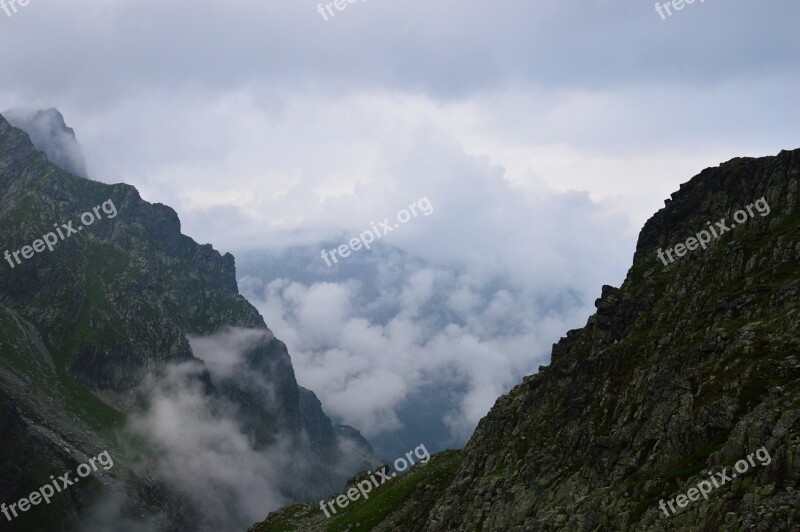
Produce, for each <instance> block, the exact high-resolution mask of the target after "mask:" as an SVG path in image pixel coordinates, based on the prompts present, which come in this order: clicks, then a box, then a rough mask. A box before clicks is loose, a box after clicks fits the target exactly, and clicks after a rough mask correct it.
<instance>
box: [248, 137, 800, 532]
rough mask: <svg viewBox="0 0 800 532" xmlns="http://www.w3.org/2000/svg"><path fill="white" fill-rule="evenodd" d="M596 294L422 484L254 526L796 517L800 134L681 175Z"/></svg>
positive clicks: (779, 526)
mask: <svg viewBox="0 0 800 532" xmlns="http://www.w3.org/2000/svg"><path fill="white" fill-rule="evenodd" d="M761 198H763V200H764V202H765V203H766V205H767V206H768V209H767V208H763V209H759V210H757V207H756V206H755V205H756V202H757V200H759V199H761ZM763 204H764V203H760V205H763ZM748 206H749V207H750V210H751V211H752V215H751V214H748V213H747V211H746V208H747V207H748ZM739 210H742V212H744V218H745V219H743V217H742V215H741V214H737V211H739ZM767 211H768V212H767ZM735 216H738V217H739V219H737V220H736V221H734V217H735ZM718 221H722V222H723V223H722V225H723V226H724V227H725V228H726V229H723V228H722V227H720V226H719V225H717V222H718ZM708 222H710V224H709V223H708ZM710 227H713V228H715V234H717V237H716V238H709V240H710V243H708V244H707V249H702V248H701V247H698V245H699V243H698V238H701V237H697V238H695V241H694V242H692V241H690V240H688V239H689V237H695V236H697V235H699V234H700V231H702V230H707V229H709V228H710ZM716 230H719V233H717V232H716ZM702 238H705V235H704V236H703V237H702ZM680 243H683V244H684V245H686V246H688V249H689V250H688V251H687V248H686V247H684V248H677V246H676V245H677V244H680ZM673 248H674V249H673ZM667 249H670V250H671V251H672V253H674V254H675V255H673V258H674V259H677V260H674V261H673V262H670V261H669V260H668V259H665V261H662V260H661V259H659V257H658V255H657V253H658V251H659V250H662V253H664V252H665V251H664V250H667ZM679 252H680V253H679ZM678 254H683V255H684V256H682V257H677V256H676V255H678ZM665 262H666V264H665ZM596 306H597V313H596V314H595V315H593V316H591V317H590V318H589V320H588V322H587V324H586V326H585V327H584V328H582V329H579V330H574V331H570V332H569V333H567V336H566V337H565V338H563V339H561V340H560V341H559V342H558V343H557V344H556V345H554V347H553V354H552V362H551V364H550V365H549V366H547V367H542V368H540V371H539V372H538V374H536V375H534V376H531V377H527V378H525V379H524V381H523V382H522V383H521V384H520V385H518V386H517V387H515V388H514V389H513V390H512V391H511V392H510V393H509V394H507V395H505V396H503V397H501V398H500V399H499V400H498V401H497V403H496V404H495V406H494V407H493V408H492V410H491V412H490V413H489V414H488V415H487V416H486V417H485V418H484V419H483V420H482V421H481V423H480V424H479V426H478V428H477V430H476V431H475V434H474V435H473V437H472V438H471V440H470V442H469V443H468V445H467V446H466V448H465V449H464V450H463V451H459V452H456V453H446V454H442V455H438V456H435V457H434V458H433V459H432V460H431V461H430V462H429V463H428V464H426V465H425V466H424V467H419V466H418V469H415V470H414V471H412V474H413V475H416V477H415V478H414V482H413V484H411V485H408V484H409V481H408V480H407V479H406V477H401V478H399V479H394V480H392V481H390V482H388V483H387V484H386V485H384V486H382V487H381V488H380V490H378V491H377V492H376V494H375V495H374V496H373V497H371V498H370V499H369V500H368V501H358V502H356V503H353V504H351V505H350V506H349V508H348V512H349V516H351V517H352V518H348V517H347V516H345V517H338V518H337V519H331V520H327V519H325V518H324V516H323V515H322V512H321V511H320V509H319V507H318V506H316V507H315V506H314V505H309V506H300V507H297V506H296V507H291V508H287V509H284V510H282V511H280V512H276V513H274V514H272V515H271V516H270V517H269V519H268V520H267V521H265V522H264V523H261V524H259V525H256V526H254V527H253V529H254V530H257V531H262V530H409V531H411V530H414V531H418V530H425V531H430V532H434V531H437V532H438V531H457V530H458V531H475V530H484V531H490V530H491V531H495V530H496V531H501V530H502V531H531V530H575V531H578V530H581V531H582V530H745V529H747V530H800V381H799V380H798V379H799V378H800V359H799V358H798V356H799V353H798V350H800V150H795V151H783V152H781V153H780V154H779V155H777V156H774V157H765V158H761V159H745V158H740V159H734V160H731V161H729V162H727V163H725V164H722V165H721V166H719V167H717V168H709V169H706V170H704V171H703V172H701V173H700V174H699V175H698V176H695V177H694V178H693V179H692V180H691V181H689V182H688V183H686V184H684V185H683V186H681V188H680V190H679V191H678V192H676V193H675V194H673V195H672V197H671V199H669V200H667V201H666V205H665V207H664V208H663V209H661V210H660V211H659V212H658V213H656V214H655V215H654V216H653V217H652V218H651V219H650V220H649V221H648V222H647V224H646V225H645V227H644V228H643V229H642V231H641V234H640V237H639V241H638V244H637V249H636V254H635V256H634V261H633V266H632V267H631V269H630V271H629V272H628V276H627V278H626V280H625V282H624V283H623V285H622V286H621V287H620V288H613V287H610V286H605V287H603V290H602V296H601V297H600V299H598V300H597V302H596ZM742 460H744V465H742ZM748 460H749V462H748ZM454 462H455V463H454ZM426 472H429V473H426ZM409 477H410V475H409ZM712 479H713V480H712ZM701 486H702V490H704V491H705V492H706V493H705V496H701V494H700V491H699V489H700V487H701ZM709 487H710V489H709ZM401 488H402V489H401ZM392 493H394V496H390V495H391V494H392ZM670 505H671V506H670ZM672 509H674V511H672ZM309 523H313V524H309Z"/></svg>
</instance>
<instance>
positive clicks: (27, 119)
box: [3, 109, 89, 177]
mask: <svg viewBox="0 0 800 532" xmlns="http://www.w3.org/2000/svg"><path fill="white" fill-rule="evenodd" d="M3 117H4V118H5V119H6V120H8V123H9V124H11V125H12V126H14V127H16V128H19V129H21V130H23V131H25V132H26V133H27V134H28V135H29V136H30V138H31V142H33V145H34V146H35V147H36V149H37V150H39V151H42V152H44V153H45V154H47V157H48V158H49V159H50V161H51V162H53V163H55V164H56V165H58V166H60V167H61V168H63V169H64V170H66V171H67V172H71V173H73V174H75V175H78V176H81V177H89V173H88V172H87V171H86V161H85V160H84V157H83V150H82V149H81V146H80V144H79V143H78V139H77V138H76V137H75V131H73V129H72V128H71V127H67V124H66V122H64V117H63V116H62V115H61V112H59V111H58V109H38V110H33V109H9V110H8V111H4V112H3Z"/></svg>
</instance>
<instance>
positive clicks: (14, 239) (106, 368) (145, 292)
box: [0, 115, 377, 526]
mask: <svg viewBox="0 0 800 532" xmlns="http://www.w3.org/2000/svg"><path fill="white" fill-rule="evenodd" d="M59 116H60V115H59ZM109 200H110V201H111V202H112V203H111V204H107V207H108V209H107V210H104V209H100V210H99V211H96V212H95V214H96V215H99V216H98V217H99V218H100V219H99V220H96V221H95V222H94V223H93V224H92V225H91V226H85V227H83V226H82V225H81V222H80V220H81V215H82V214H83V213H85V212H91V211H93V210H94V208H95V207H96V206H101V205H104V204H105V203H106V202H108V201H109ZM112 204H113V209H112V208H111V206H112ZM112 211H114V214H113V215H112ZM68 222H69V223H72V224H73V229H75V232H74V233H72V234H71V235H68V236H67V237H66V238H63V239H58V242H57V243H55V246H54V248H53V250H52V251H50V250H48V249H47V248H44V249H43V250H42V251H40V252H31V251H25V246H33V245H34V244H33V243H34V242H35V241H37V240H41V239H43V235H45V234H47V233H49V232H54V231H57V230H59V229H60V227H59V226H61V225H62V224H67V223H68ZM54 224H55V225H54ZM68 232H69V230H68V229H66V228H64V229H63V231H62V233H68ZM5 250H8V251H9V257H10V258H6V257H0V260H1V262H0V391H2V390H5V391H6V392H7V393H8V395H9V396H10V398H9V399H8V400H6V398H5V396H0V403H2V405H3V408H5V409H6V410H7V411H6V414H5V415H7V416H11V411H12V410H15V409H16V408H18V409H19V410H20V411H21V412H24V413H25V416H27V417H28V418H30V419H31V420H35V423H36V424H37V425H41V426H42V427H43V430H42V431H40V436H42V435H44V436H43V437H45V439H47V438H49V439H51V440H58V446H60V447H63V448H69V449H71V451H70V454H75V452H77V449H81V450H82V451H83V452H85V453H87V454H88V453H99V452H101V451H103V450H105V449H113V448H114V438H113V434H114V432H115V431H116V430H117V429H118V428H120V427H121V426H122V425H123V423H124V421H125V419H126V415H127V414H129V413H130V412H132V411H133V410H134V408H135V407H136V400H137V392H138V391H139V389H140V385H141V384H142V382H143V381H144V379H145V378H146V377H147V376H148V375H151V374H153V373H157V372H159V371H161V370H162V369H163V368H164V367H165V366H166V365H167V364H170V363H177V362H185V361H191V360H196V359H195V358H194V353H193V352H192V348H191V346H190V343H189V341H188V340H187V336H188V335H195V336H203V335H209V334H212V333H219V332H220V331H226V330H229V329H230V328H234V327H236V328H247V329H257V330H261V331H264V334H263V338H262V339H261V340H260V341H259V342H258V343H257V344H255V345H254V346H252V347H251V348H250V349H249V350H248V351H247V352H246V353H244V355H243V362H242V364H243V368H244V370H245V371H246V372H247V373H248V374H249V375H252V376H253V377H254V378H248V379H234V378H227V379H225V378H221V379H218V380H216V381H213V382H212V380H211V378H210V376H209V375H208V374H206V375H205V376H204V377H203V380H204V381H205V384H206V386H207V393H208V394H209V395H211V396H216V397H219V398H221V399H224V400H225V401H226V402H227V404H230V405H233V406H234V407H235V416H236V420H237V422H238V423H239V424H240V426H241V429H242V431H243V433H244V434H246V435H247V436H248V437H249V439H250V442H251V443H252V445H253V446H254V447H255V448H256V449H265V448H267V447H268V446H270V445H271V444H273V443H274V442H275V441H277V440H278V439H280V440H282V441H287V440H288V441H291V442H294V444H293V446H292V447H293V448H294V449H295V450H296V451H297V452H298V453H302V452H303V449H307V450H308V452H307V453H306V454H304V455H302V456H303V458H304V460H305V462H306V464H307V467H306V468H305V469H303V472H300V473H298V475H297V477H296V478H292V479H287V483H286V486H285V490H286V494H287V495H288V496H291V497H294V498H295V500H297V499H298V498H300V499H302V498H311V497H317V496H323V495H325V494H328V493H330V492H333V491H335V490H336V489H337V488H338V486H339V485H340V484H341V482H343V481H344V480H346V479H347V478H348V477H349V476H350V475H351V474H352V473H353V472H355V471H358V470H359V469H363V468H365V467H369V466H371V465H372V464H373V463H376V461H377V459H376V458H375V456H374V454H373V453H372V450H371V448H370V447H369V444H367V443H366V441H365V440H363V438H361V437H360V435H358V433H357V431H355V430H354V429H352V430H343V429H341V428H337V427H334V426H333V424H332V423H331V420H330V419H329V418H328V417H327V416H326V415H325V413H324V412H323V410H322V405H321V404H320V403H319V401H318V400H317V399H316V397H315V396H314V395H313V392H310V391H308V390H301V389H300V388H299V386H298V385H297V382H296V380H295V376H294V371H293V369H292V364H291V360H290V358H289V355H288V353H287V350H286V346H285V345H284V344H283V343H282V342H280V341H279V340H277V339H276V338H274V336H272V334H271V333H270V332H269V329H268V328H267V326H266V325H265V323H264V321H263V319H262V318H261V316H260V315H259V314H258V312H257V311H256V310H255V308H254V307H253V306H252V305H250V304H249V303H248V302H247V301H246V300H245V299H244V298H243V297H242V296H241V295H240V294H239V292H238V288H237V283H236V277H235V264H234V258H233V256H231V255H230V254H226V255H224V256H222V255H220V254H219V253H218V252H217V251H215V250H214V249H213V248H212V247H211V246H210V245H198V244H197V243H195V242H194V241H193V240H192V239H190V238H188V237H186V236H184V235H182V234H181V232H180V221H179V220H178V216H177V214H176V213H175V211H174V210H172V209H171V208H169V207H166V206H164V205H160V204H155V205H154V204H150V203H147V202H145V201H143V200H142V199H141V197H140V196H139V194H138V192H137V191H136V189H134V188H133V187H131V186H129V185H125V184H117V185H106V184H102V183H97V182H93V181H89V180H86V179H83V178H81V177H78V176H76V175H73V174H71V173H68V172H66V171H64V170H62V169H61V168H59V167H58V166H56V165H55V164H53V163H51V162H50V161H49V160H48V158H47V157H46V156H45V154H43V153H41V152H39V151H37V150H36V148H35V147H34V145H33V144H32V143H31V141H30V139H29V137H28V135H26V134H25V133H24V132H23V131H21V130H19V129H16V128H14V127H12V126H11V125H10V124H9V123H8V122H6V120H5V119H4V118H2V117H1V116H0V253H3V252H4V251H5ZM20 250H22V251H21V253H18V254H17V255H16V256H15V255H14V252H15V251H16V252H20ZM26 254H27V255H28V257H26ZM256 377H257V378H256ZM12 401H13V403H12ZM12 404H13V405H16V406H15V407H12V406H10V405H12ZM9 419H12V421H14V420H15V419H16V418H13V416H12V417H9ZM17 421H18V420H17ZM14 422H16V421H14ZM33 423H34V421H30V422H29V423H28V425H31V424H33ZM17 424H18V423H17ZM24 434H25V431H22V430H10V431H5V430H4V434H3V436H2V437H1V441H2V445H4V446H10V447H11V448H14V447H19V448H24V447H26V446H28V444H27V443H25V438H24ZM48 435H49V436H48ZM119 452H120V453H121V452H122V451H121V450H119ZM112 454H113V453H112ZM38 459H40V460H41V461H43V462H47V463H50V464H56V465H58V464H59V463H60V462H61V461H63V460H62V459H61V458H60V457H59V456H58V455H57V454H56V453H47V452H44V453H43V454H42V455H41V456H39V458H38ZM20 468H21V469H22V470H23V471H25V468H24V467H23V466H20ZM57 469H58V470H59V471H60V470H61V469H63V468H60V467H59V468H57ZM0 474H2V473H0ZM29 483H30V478H27V477H25V475H22V477H20V478H16V477H14V476H13V475H11V476H8V475H6V476H3V477H2V478H0V497H1V498H2V500H3V501H5V500H14V497H17V498H19V497H22V496H25V495H26V494H27V493H30V491H28V492H27V493H22V492H21V490H23V488H24V487H27V485H28V484H29ZM132 484H134V485H135V484H136V480H134V481H133V482H132ZM136 490H138V491H139V492H148V491H149V492H151V493H156V495H153V496H151V497H149V498H150V499H153V500H154V503H156V504H161V503H163V501H164V500H165V497H164V496H163V493H160V491H159V488H158V482H157V481H156V482H150V483H148V484H147V485H146V486H145V485H138V486H137V487H136ZM147 498H148V497H146V496H144V497H142V498H141V500H144V499H147ZM74 501H79V499H77V498H75V499H74ZM76 504H77V503H76ZM161 510H165V509H164V508H161ZM166 510H167V513H169V509H166ZM54 523H57V524H58V525H59V526H62V525H64V523H62V522H58V521H55V522H54ZM54 523H51V524H54ZM172 524H173V525H174V524H175V523H174V522H173V523H172Z"/></svg>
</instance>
